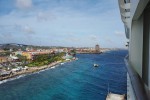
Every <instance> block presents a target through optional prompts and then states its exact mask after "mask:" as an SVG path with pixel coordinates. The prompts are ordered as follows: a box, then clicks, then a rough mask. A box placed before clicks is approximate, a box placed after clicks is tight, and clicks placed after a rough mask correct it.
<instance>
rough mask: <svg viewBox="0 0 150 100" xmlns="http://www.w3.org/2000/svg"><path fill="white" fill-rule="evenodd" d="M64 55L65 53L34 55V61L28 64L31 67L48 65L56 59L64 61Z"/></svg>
mask: <svg viewBox="0 0 150 100" xmlns="http://www.w3.org/2000/svg"><path fill="white" fill-rule="evenodd" d="M63 56H64V53H59V54H43V55H36V56H34V58H33V61H32V62H31V63H29V64H28V66H29V67H34V66H43V65H48V64H50V63H52V62H55V61H63V60H64V59H63V58H62V57H63Z"/></svg>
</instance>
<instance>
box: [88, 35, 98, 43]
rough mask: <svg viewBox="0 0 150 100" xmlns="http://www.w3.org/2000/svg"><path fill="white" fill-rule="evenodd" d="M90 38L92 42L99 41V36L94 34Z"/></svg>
mask: <svg viewBox="0 0 150 100" xmlns="http://www.w3.org/2000/svg"><path fill="white" fill-rule="evenodd" d="M89 38H90V39H91V40H92V41H97V40H98V36H96V35H94V34H92V35H90V36H89Z"/></svg>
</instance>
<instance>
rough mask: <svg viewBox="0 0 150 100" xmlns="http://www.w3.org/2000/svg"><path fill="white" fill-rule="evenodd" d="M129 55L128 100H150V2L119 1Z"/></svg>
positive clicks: (139, 0)
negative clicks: (127, 40)
mask: <svg viewBox="0 0 150 100" xmlns="http://www.w3.org/2000/svg"><path fill="white" fill-rule="evenodd" d="M118 2H119V8H120V15H121V19H122V21H123V23H124V28H125V34H126V37H127V39H129V47H128V49H129V54H128V56H127V57H126V59H125V62H126V65H127V69H128V73H127V77H128V80H127V83H128V84H127V86H128V87H127V90H128V91H127V99H128V100H150V95H149V94H150V0H118Z"/></svg>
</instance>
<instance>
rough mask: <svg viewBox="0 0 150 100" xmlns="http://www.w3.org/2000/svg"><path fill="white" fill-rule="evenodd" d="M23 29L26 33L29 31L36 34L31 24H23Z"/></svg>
mask: <svg viewBox="0 0 150 100" xmlns="http://www.w3.org/2000/svg"><path fill="white" fill-rule="evenodd" d="M22 31H23V32H25V33H29V34H34V33H35V32H34V31H33V29H32V28H31V27H29V26H27V25H26V26H23V27H22Z"/></svg>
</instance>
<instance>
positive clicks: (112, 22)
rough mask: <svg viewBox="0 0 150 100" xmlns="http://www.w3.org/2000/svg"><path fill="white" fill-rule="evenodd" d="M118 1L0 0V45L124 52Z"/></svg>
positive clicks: (122, 28) (124, 40) (124, 39)
mask: <svg viewBox="0 0 150 100" xmlns="http://www.w3.org/2000/svg"><path fill="white" fill-rule="evenodd" d="M126 41H127V40H126V38H125V33H124V26H123V23H122V21H121V18H120V12H119V7H118V0H0V44H2V43H21V44H28V45H29V44H32V45H39V46H42V45H43V46H68V47H94V46H95V45H96V44H99V45H100V46H101V47H103V48H124V47H125V43H126Z"/></svg>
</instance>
